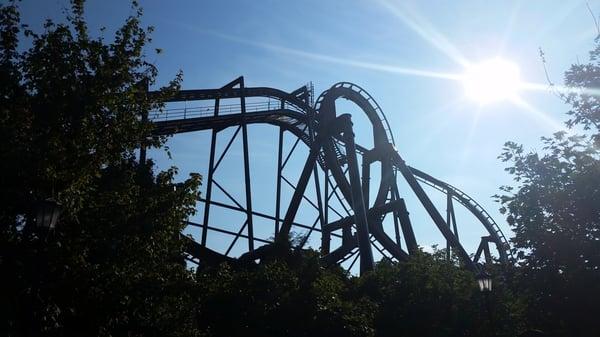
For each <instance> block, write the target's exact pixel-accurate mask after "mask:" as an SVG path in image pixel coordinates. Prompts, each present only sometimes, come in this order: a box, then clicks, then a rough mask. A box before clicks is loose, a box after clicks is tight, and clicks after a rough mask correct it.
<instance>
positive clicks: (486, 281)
mask: <svg viewBox="0 0 600 337" xmlns="http://www.w3.org/2000/svg"><path fill="white" fill-rule="evenodd" d="M477 284H478V285H479V291H481V292H482V293H484V294H485V304H486V309H487V312H488V318H489V321H490V326H492V327H493V326H494V319H493V315H492V310H491V306H490V296H489V295H490V292H491V291H492V276H491V275H490V274H488V273H486V272H485V270H483V268H481V269H480V271H479V274H477Z"/></svg>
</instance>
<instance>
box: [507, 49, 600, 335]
mask: <svg viewBox="0 0 600 337" xmlns="http://www.w3.org/2000/svg"><path fill="white" fill-rule="evenodd" d="M599 56H600V40H597V43H596V48H595V49H594V50H592V51H591V53H590V60H589V62H588V63H585V64H575V65H573V66H572V67H571V68H570V69H569V70H568V71H567V72H566V73H565V84H566V86H567V88H568V91H566V92H565V91H564V90H562V91H559V92H560V93H561V97H562V98H563V99H564V101H565V102H566V103H567V104H569V105H570V106H571V109H570V111H569V112H568V115H569V116H570V119H569V120H568V121H567V122H566V125H567V126H568V127H570V128H580V129H583V133H582V135H573V134H572V133H570V132H569V133H567V132H558V133H556V134H554V135H553V136H552V137H544V138H542V143H543V150H542V151H540V152H527V151H525V150H524V149H523V146H521V145H518V144H516V143H513V142H508V143H506V146H505V148H504V152H503V153H502V155H501V156H500V158H501V159H502V160H503V161H505V162H508V163H510V166H509V167H508V168H507V169H506V170H507V171H508V172H509V173H510V174H512V175H513V176H514V180H515V182H517V186H516V188H513V187H510V186H505V187H503V188H502V189H503V191H504V192H505V194H504V195H502V196H500V197H499V199H500V201H501V203H502V204H503V207H502V209H501V211H503V212H504V213H506V214H507V219H508V222H509V224H510V225H511V226H512V227H513V230H514V232H515V237H514V238H513V239H512V242H513V244H514V246H515V248H516V250H517V251H518V256H519V264H520V268H519V270H520V271H519V275H520V281H519V285H518V289H520V290H522V291H523V294H524V295H525V296H526V298H527V301H528V303H529V304H530V305H529V314H528V317H529V319H530V323H531V325H532V326H535V327H538V328H540V329H541V330H545V331H547V332H549V333H552V334H554V335H560V336H598V335H600V325H599V324H598V322H597V320H598V317H600V309H599V308H600V307H599V306H598V299H600V269H599V268H600V146H599V145H600V105H599V104H600V96H599V94H598V88H599V87H600V60H599V59H598V57H599Z"/></svg>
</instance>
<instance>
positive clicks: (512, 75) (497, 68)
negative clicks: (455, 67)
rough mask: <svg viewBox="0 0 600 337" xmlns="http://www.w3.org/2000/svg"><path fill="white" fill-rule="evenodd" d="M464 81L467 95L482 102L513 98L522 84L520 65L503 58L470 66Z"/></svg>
mask: <svg viewBox="0 0 600 337" xmlns="http://www.w3.org/2000/svg"><path fill="white" fill-rule="evenodd" d="M462 82H463V85H464V87H465V94H466V96H467V97H468V98H470V99H472V100H474V101H477V102H479V103H481V104H489V103H494V102H499V101H504V100H513V99H515V98H516V97H517V93H518V91H519V89H520V86H521V80H520V79H519V67H518V66H517V65H516V64H514V63H513V62H510V61H507V60H503V59H501V58H494V59H490V60H487V61H483V62H481V63H477V64H473V65H471V66H469V67H468V68H467V69H466V72H465V74H464V75H463V78H462Z"/></svg>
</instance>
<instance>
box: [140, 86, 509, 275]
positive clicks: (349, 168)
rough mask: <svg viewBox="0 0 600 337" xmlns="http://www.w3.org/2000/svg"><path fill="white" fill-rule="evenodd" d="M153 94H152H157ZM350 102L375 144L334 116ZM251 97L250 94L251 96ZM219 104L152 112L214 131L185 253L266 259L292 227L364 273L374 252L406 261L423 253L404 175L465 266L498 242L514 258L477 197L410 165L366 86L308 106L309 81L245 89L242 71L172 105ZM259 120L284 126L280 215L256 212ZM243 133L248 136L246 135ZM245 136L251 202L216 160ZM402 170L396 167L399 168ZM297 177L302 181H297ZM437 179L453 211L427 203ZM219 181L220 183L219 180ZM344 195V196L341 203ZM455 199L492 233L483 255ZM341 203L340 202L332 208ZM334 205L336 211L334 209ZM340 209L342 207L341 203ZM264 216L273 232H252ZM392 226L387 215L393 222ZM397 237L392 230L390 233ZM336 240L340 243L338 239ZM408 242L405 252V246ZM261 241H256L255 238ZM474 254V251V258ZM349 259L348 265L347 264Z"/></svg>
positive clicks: (167, 122) (176, 129) (159, 128)
mask: <svg viewBox="0 0 600 337" xmlns="http://www.w3.org/2000/svg"><path fill="white" fill-rule="evenodd" d="M150 95H154V93H150ZM231 99H234V100H235V101H236V103H234V104H228V105H225V104H222V102H223V101H224V100H229V101H231ZM338 99H346V100H349V101H351V102H352V103H354V104H355V105H357V106H358V107H359V108H360V110H362V111H363V112H364V113H365V114H366V116H367V118H368V119H369V121H370V123H371V126H372V131H373V144H374V147H373V148H372V149H367V148H364V147H362V146H360V145H359V144H354V134H353V128H352V123H351V116H349V115H340V116H338V115H337V113H336V108H335V102H336V100H338ZM237 100H239V102H238V101H237ZM248 100H251V101H248ZM188 101H212V102H213V104H212V105H209V106H204V107H193V108H188V107H187V105H186V106H185V107H183V108H181V107H179V108H172V109H169V108H168V107H167V109H164V110H162V111H154V112H150V113H149V116H148V118H149V119H150V120H151V121H153V122H154V124H155V134H156V135H170V134H177V133H185V132H194V131H203V130H205V131H210V132H211V134H212V139H211V151H210V152H211V153H210V163H209V164H208V174H207V176H208V179H207V182H206V185H207V192H206V196H205V197H204V198H203V199H202V202H203V203H204V214H203V215H204V219H203V221H202V223H199V224H194V223H190V224H192V225H197V226H198V227H200V228H201V230H202V238H201V240H199V241H200V242H195V241H191V242H190V244H189V245H188V246H189V249H188V252H189V254H190V256H191V257H193V258H195V259H194V261H195V262H198V263H207V261H215V260H220V259H219V257H221V260H223V259H231V258H230V257H228V256H227V255H229V254H230V252H231V250H232V247H233V246H234V245H235V244H236V241H238V240H240V241H242V240H246V241H247V242H248V248H247V249H246V252H245V253H243V254H242V255H241V258H250V259H255V258H260V256H261V254H262V253H263V252H264V251H265V250H268V249H269V247H270V245H269V244H268V243H270V242H272V237H274V238H275V239H276V240H277V239H278V238H284V237H287V235H288V233H290V230H291V228H292V227H294V226H295V227H298V228H301V229H302V230H305V231H307V236H306V237H305V239H304V240H303V241H302V242H301V243H300V245H299V246H300V247H302V246H304V245H305V244H306V243H307V241H308V238H309V236H311V235H312V236H317V237H318V240H319V241H320V249H321V252H322V253H323V259H324V261H325V262H327V263H332V264H333V263H346V264H348V263H349V266H348V265H347V267H348V268H352V266H353V265H354V263H355V262H356V261H357V259H359V258H360V270H361V272H363V271H367V270H369V269H370V268H372V263H373V262H372V250H373V249H375V250H376V251H378V252H379V253H380V255H381V256H382V257H384V258H391V259H397V260H403V259H406V258H407V257H408V256H409V255H410V254H412V253H414V252H415V251H417V250H418V249H419V248H418V244H417V240H416V237H415V234H414V232H413V229H412V224H411V222H410V218H409V216H408V210H407V208H406V205H405V202H404V199H403V198H402V197H401V196H402V195H403V194H405V193H407V192H410V191H401V190H400V189H399V187H398V182H399V179H404V180H405V182H406V183H408V186H409V187H410V189H411V190H412V192H413V193H414V195H416V196H417V199H418V200H419V201H420V202H421V205H422V207H424V208H425V210H426V211H427V213H428V214H429V216H430V217H431V220H432V222H433V223H434V224H435V225H436V226H437V229H438V230H439V232H440V233H441V234H442V235H443V236H444V238H445V239H446V242H447V246H448V256H450V253H449V252H450V250H452V251H453V252H454V253H455V254H456V255H457V256H459V258H460V259H461V261H462V262H463V264H464V265H465V267H467V268H468V269H471V270H478V269H479V267H478V260H479V257H480V255H481V253H482V252H483V253H485V258H486V262H492V261H491V254H490V252H489V247H487V244H488V243H492V244H495V246H496V249H497V251H498V259H499V261H500V262H501V263H510V261H511V255H510V246H509V243H508V241H507V240H506V237H505V236H504V235H503V234H502V232H501V230H500V228H499V226H498V225H497V224H496V223H495V222H494V220H493V219H492V218H491V216H490V215H489V214H488V213H487V212H486V211H485V210H484V209H483V207H481V205H479V204H478V203H477V202H476V201H475V200H473V199H472V198H471V197H469V196H468V195H467V194H465V193H464V192H462V191H460V190H459V189H457V188H455V187H453V186H451V185H449V184H447V183H445V182H443V181H440V180H438V179H436V178H433V177H431V176H430V175H428V174H426V173H424V172H422V171H420V170H417V169H415V168H412V167H409V166H408V165H406V164H405V162H404V160H403V159H402V158H401V156H400V154H399V153H398V152H397V151H396V150H395V146H394V138H393V135H392V133H391V131H390V126H389V123H388V121H387V119H386V117H385V115H384V113H383V111H382V109H381V108H380V106H379V105H378V104H377V102H376V101H375V99H374V98H373V97H372V96H371V95H369V94H368V93H367V92H366V91H365V90H364V89H362V88H361V87H359V86H357V85H355V84H353V83H349V82H340V83H337V84H335V85H333V86H332V87H331V88H329V89H328V90H326V91H325V92H323V93H322V94H321V95H320V96H319V98H318V99H317V100H316V103H315V104H314V107H313V106H311V104H310V101H311V92H310V90H309V89H308V87H301V88H300V89H298V90H296V91H294V92H291V93H287V92H284V91H282V90H278V89H274V88H265V87H257V88H249V87H244V82H243V78H238V79H236V80H235V81H233V82H231V83H229V84H227V85H226V86H224V87H222V88H220V89H209V90H183V91H180V92H179V93H178V94H177V96H175V97H172V98H170V99H168V100H165V102H166V103H167V104H168V103H172V102H188ZM253 124H267V125H272V126H275V127H277V128H279V130H280V132H279V144H278V145H279V146H278V151H277V153H278V155H277V162H278V164H277V167H278V169H277V173H276V175H277V177H276V185H277V192H276V196H275V199H276V206H275V207H274V212H273V214H264V213H260V212H256V211H255V210H253V208H252V200H251V199H252V191H251V187H252V184H251V175H250V174H249V173H250V172H249V166H250V165H249V153H248V152H249V151H248V146H247V143H248V138H247V133H246V127H247V126H248V125H253ZM228 128H236V131H235V133H234V134H233V137H232V138H231V139H230V140H229V142H228V145H227V146H226V148H225V150H224V152H223V154H221V155H220V156H219V157H218V158H217V153H216V150H215V143H216V139H217V136H218V135H219V134H220V132H221V131H223V130H225V129H228ZM240 130H241V133H240ZM285 133H289V134H291V135H293V137H295V138H296V141H294V142H293V144H290V145H292V146H291V150H290V152H289V154H287V155H284V153H283V152H284V151H283V150H282V148H283V147H284V144H283V143H284V142H283V137H284V134H285ZM238 134H241V137H242V138H243V144H244V149H243V159H244V162H243V167H244V169H245V175H244V183H243V187H244V189H245V193H246V200H245V204H244V203H242V202H240V201H238V200H236V199H235V198H234V197H233V196H232V195H231V194H230V193H228V192H227V191H226V190H225V189H223V187H222V186H221V185H219V184H218V183H217V181H216V180H215V178H214V173H215V170H216V168H217V166H219V163H220V162H221V160H222V159H223V157H224V156H225V154H226V152H227V150H228V149H229V147H230V146H231V144H232V142H233V140H234V139H235V137H236V136H237V135H238ZM298 143H303V144H304V145H305V146H307V147H308V149H309V154H308V158H306V160H305V164H304V168H303V169H302V173H301V174H300V176H299V177H296V179H293V178H292V179H288V178H286V177H285V176H284V175H283V172H284V168H285V167H286V164H287V163H288V160H289V158H290V156H291V155H292V152H294V150H295V149H296V148H297V145H298ZM375 163H378V165H379V167H380V170H379V171H378V172H376V175H378V178H379V185H378V186H370V185H371V184H370V178H371V166H372V165H373V164H375ZM398 173H399V174H398ZM309 181H312V182H313V183H314V185H315V192H313V193H312V196H309V194H311V193H308V191H307V186H308V185H309ZM294 182H296V183H295V184H294ZM284 183H286V184H288V185H289V186H290V187H291V188H292V190H293V195H292V196H291V199H290V200H289V203H287V204H286V203H285V202H284V201H283V197H282V195H281V190H282V186H283V185H284ZM422 184H423V185H427V186H430V187H432V188H434V189H435V190H437V191H439V192H441V193H443V194H444V195H445V196H446V198H447V200H448V203H447V205H446V206H447V208H446V218H445V219H444V217H442V215H441V213H440V212H439V210H438V209H437V208H436V206H435V205H434V204H433V202H432V201H431V200H430V198H429V196H428V195H427V193H426V192H425V191H424V190H423V188H422ZM215 186H216V187H215ZM214 188H219V189H221V190H222V191H223V192H224V193H225V194H226V195H227V196H228V197H229V199H230V201H231V202H229V203H223V202H218V201H215V200H212V199H211V191H212V189H214ZM373 189H375V190H376V193H374V195H376V197H375V198H374V200H372V201H371V200H369V195H371V193H370V192H371V191H372V190H373ZM336 200H337V201H336ZM303 201H304V202H308V203H310V205H312V206H313V207H314V209H315V210H316V212H317V213H318V215H317V218H316V219H315V221H314V222H313V223H312V224H302V223H300V221H299V220H298V214H297V210H298V207H299V205H300V203H301V202H303ZM452 201H455V202H458V204H460V205H462V207H464V208H466V209H467V210H468V211H469V212H471V213H472V214H473V215H474V216H475V217H476V218H477V219H478V220H479V222H480V223H481V225H482V226H483V228H484V229H485V232H486V233H487V235H486V236H485V237H482V242H481V244H480V246H479V248H478V250H477V252H476V253H474V254H472V255H470V254H469V253H467V251H466V250H465V249H464V247H463V246H462V244H461V243H460V241H459V238H458V226H457V222H456V218H455V214H454V208H453V204H452ZM334 203H335V206H334ZM214 207H222V208H226V209H229V210H232V211H235V212H241V213H243V214H244V213H245V215H246V220H245V221H244V223H243V225H242V226H241V227H240V229H239V230H238V231H232V230H226V229H223V228H220V227H219V226H216V225H213V224H212V223H211V217H210V213H209V211H210V209H211V208H214ZM336 207H337V208H338V209H337V210H336ZM342 209H343V210H342ZM256 217H261V218H265V219H269V220H270V221H273V222H274V224H275V226H274V230H273V231H272V234H273V236H272V237H271V239H268V238H258V237H255V235H254V226H253V225H254V221H253V219H255V218H256ZM386 218H387V219H389V218H391V219H392V222H393V229H394V233H395V238H392V237H391V236H390V235H391V234H388V233H389V227H386V228H387V229H388V231H387V232H386V230H385V228H384V227H385V226H384V219H386ZM387 226H389V222H388V225H387ZM209 231H215V232H219V233H222V234H226V235H230V236H231V237H232V238H233V242H231V244H230V245H229V248H228V249H227V251H226V252H224V254H223V253H221V254H219V253H216V252H215V251H214V250H213V249H212V248H213V247H209V246H210V245H208V242H207V233H208V232H209ZM392 236H393V235H392ZM333 239H335V240H333ZM334 241H335V242H336V243H334ZM402 242H404V244H405V245H406V250H405V249H403V247H402ZM255 243H256V244H258V245H262V246H260V247H255V246H254V244H255ZM473 256H474V257H473ZM350 261H351V263H350Z"/></svg>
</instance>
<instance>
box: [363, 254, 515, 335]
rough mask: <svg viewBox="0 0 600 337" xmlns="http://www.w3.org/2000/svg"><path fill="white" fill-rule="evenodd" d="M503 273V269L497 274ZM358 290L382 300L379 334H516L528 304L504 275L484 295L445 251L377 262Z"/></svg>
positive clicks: (376, 323) (377, 322)
mask: <svg viewBox="0 0 600 337" xmlns="http://www.w3.org/2000/svg"><path fill="white" fill-rule="evenodd" d="M495 274H496V275H501V274H502V273H501V272H498V273H495ZM358 283H359V289H360V291H361V293H363V294H364V296H365V297H367V298H370V299H371V300H372V301H373V302H375V303H376V304H377V308H378V310H377V312H376V315H375V320H374V329H375V331H376V336H382V337H387V336H406V337H410V336H507V337H508V336H517V335H518V333H519V332H520V331H521V329H522V319H523V317H522V312H523V310H522V308H523V304H522V303H521V301H520V300H519V299H518V298H516V297H515V296H514V295H513V294H512V292H511V291H510V289H509V286H508V285H507V284H506V282H505V281H504V280H503V279H502V278H501V277H496V278H495V280H494V291H493V292H490V293H482V292H480V291H479V289H477V287H476V286H475V284H476V281H475V278H474V275H473V274H472V273H471V272H469V271H467V270H464V269H462V268H460V267H459V261H458V259H457V258H456V259H455V260H454V261H448V260H446V254H445V251H444V250H439V251H436V252H434V254H428V253H424V252H419V253H418V254H416V255H414V256H411V258H410V259H409V260H408V261H403V262H398V263H392V262H389V261H382V262H380V263H378V265H377V267H376V268H375V270H374V272H373V273H371V274H367V275H365V276H362V277H361V278H360V279H359V280H358Z"/></svg>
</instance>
